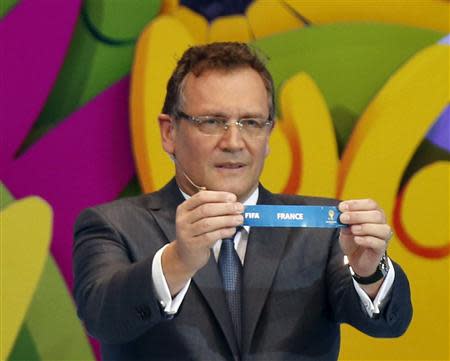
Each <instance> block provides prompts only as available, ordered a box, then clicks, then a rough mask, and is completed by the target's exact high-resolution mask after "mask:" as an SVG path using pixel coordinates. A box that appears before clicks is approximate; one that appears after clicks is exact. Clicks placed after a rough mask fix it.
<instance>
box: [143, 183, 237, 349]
mask: <svg viewBox="0 0 450 361" xmlns="http://www.w3.org/2000/svg"><path fill="white" fill-rule="evenodd" d="M183 201H184V197H183V195H182V194H181V192H180V190H179V188H178V186H177V184H176V182H175V180H174V179H172V181H171V182H169V183H168V184H167V185H166V186H165V187H164V188H162V189H161V190H160V191H159V192H156V193H153V194H151V195H150V196H149V200H148V208H149V209H150V212H151V214H152V215H153V217H154V218H155V221H156V223H158V225H159V227H160V228H161V230H162V232H163V233H164V235H165V236H166V238H167V241H168V242H170V241H172V240H174V239H175V238H176V232H175V216H176V208H177V206H178V205H179V204H180V203H182V202H183ZM164 243H165V242H164V241H163V242H162V244H164ZM193 283H194V284H195V286H196V287H198V289H199V291H200V292H201V294H202V295H203V297H204V298H205V299H206V302H207V303H208V305H209V307H210V308H211V310H212V312H213V314H214V316H215V317H216V319H217V321H218V323H219V325H220V327H221V328H222V331H223V333H224V334H225V338H226V340H227V342H228V344H229V346H230V348H231V350H232V352H233V355H235V357H236V355H238V354H239V348H238V344H237V340H236V336H235V334H234V328H233V323H232V320H231V316H230V312H229V310H228V305H227V304H226V299H225V293H224V291H223V287H222V280H221V278H220V274H219V270H218V267H217V262H216V260H215V259H214V255H213V254H212V252H211V256H210V258H209V261H208V263H207V264H206V265H205V267H203V268H202V269H200V270H199V271H198V272H197V273H196V275H195V276H194V278H193ZM191 287H192V285H191Z"/></svg>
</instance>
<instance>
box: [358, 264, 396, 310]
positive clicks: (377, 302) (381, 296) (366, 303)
mask: <svg viewBox="0 0 450 361" xmlns="http://www.w3.org/2000/svg"><path fill="white" fill-rule="evenodd" d="M388 264H389V271H388V273H387V275H386V277H385V279H384V281H383V283H382V284H381V287H380V289H379V291H378V293H377V295H376V297H375V299H374V300H373V301H372V300H371V299H370V297H369V296H368V295H367V293H365V292H364V290H363V289H362V288H361V286H360V285H359V284H358V282H356V281H355V280H354V279H353V278H352V279H353V285H354V286H355V290H356V292H357V293H358V296H359V298H360V300H361V304H362V306H363V308H364V310H365V311H366V312H367V314H368V315H369V317H371V318H374V317H376V316H377V315H378V314H379V313H380V309H381V308H382V307H383V305H384V304H385V303H386V301H387V298H388V295H389V291H390V290H391V288H392V284H393V283H394V278H395V270H394V265H393V264H392V262H391V260H390V259H389V258H388Z"/></svg>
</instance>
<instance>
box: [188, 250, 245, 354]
mask: <svg viewBox="0 0 450 361" xmlns="http://www.w3.org/2000/svg"><path fill="white" fill-rule="evenodd" d="M193 282H194V283H195V285H196V286H197V287H198V288H199V290H200V292H201V293H202V295H203V297H204V298H205V299H206V301H207V303H208V305H209V307H210V308H211V310H212V312H213V314H214V316H215V317H216V319H217V321H218V322H219V325H220V327H221V328H222V331H223V333H224V334H225V338H226V340H227V342H228V344H229V346H230V348H231V350H232V352H233V355H235V358H238V357H237V355H239V346H238V343H237V340H236V335H235V333H234V327H233V321H232V320H231V315H230V311H229V308H228V304H227V302H226V298H225V292H224V290H223V286H222V279H221V277H220V273H219V269H218V266H217V262H216V260H215V259H214V255H213V253H212V251H211V255H210V257H209V261H208V263H207V264H206V266H205V267H203V268H202V269H200V270H199V271H198V272H197V273H196V274H195V276H194V278H193Z"/></svg>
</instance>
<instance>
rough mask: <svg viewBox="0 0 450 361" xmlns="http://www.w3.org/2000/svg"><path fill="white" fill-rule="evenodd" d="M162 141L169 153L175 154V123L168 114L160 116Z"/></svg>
mask: <svg viewBox="0 0 450 361" xmlns="http://www.w3.org/2000/svg"><path fill="white" fill-rule="evenodd" d="M158 122H159V131H160V134H161V143H162V147H163V149H164V151H165V152H166V153H168V154H175V132H176V130H175V125H174V123H173V121H172V119H171V118H170V116H169V115H168V114H162V113H161V114H160V115H159V116H158Z"/></svg>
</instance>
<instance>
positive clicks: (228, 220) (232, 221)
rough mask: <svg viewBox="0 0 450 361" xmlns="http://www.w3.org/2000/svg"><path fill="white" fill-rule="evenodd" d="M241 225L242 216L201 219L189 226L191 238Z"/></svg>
mask: <svg viewBox="0 0 450 361" xmlns="http://www.w3.org/2000/svg"><path fill="white" fill-rule="evenodd" d="M242 223H244V217H243V216H242V215H232V216H219V217H209V218H203V219H200V220H199V221H197V222H195V223H194V224H192V225H191V232H192V235H193V236H200V235H202V234H205V233H210V232H214V231H216V230H219V229H222V228H233V227H237V226H240V225H242Z"/></svg>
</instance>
